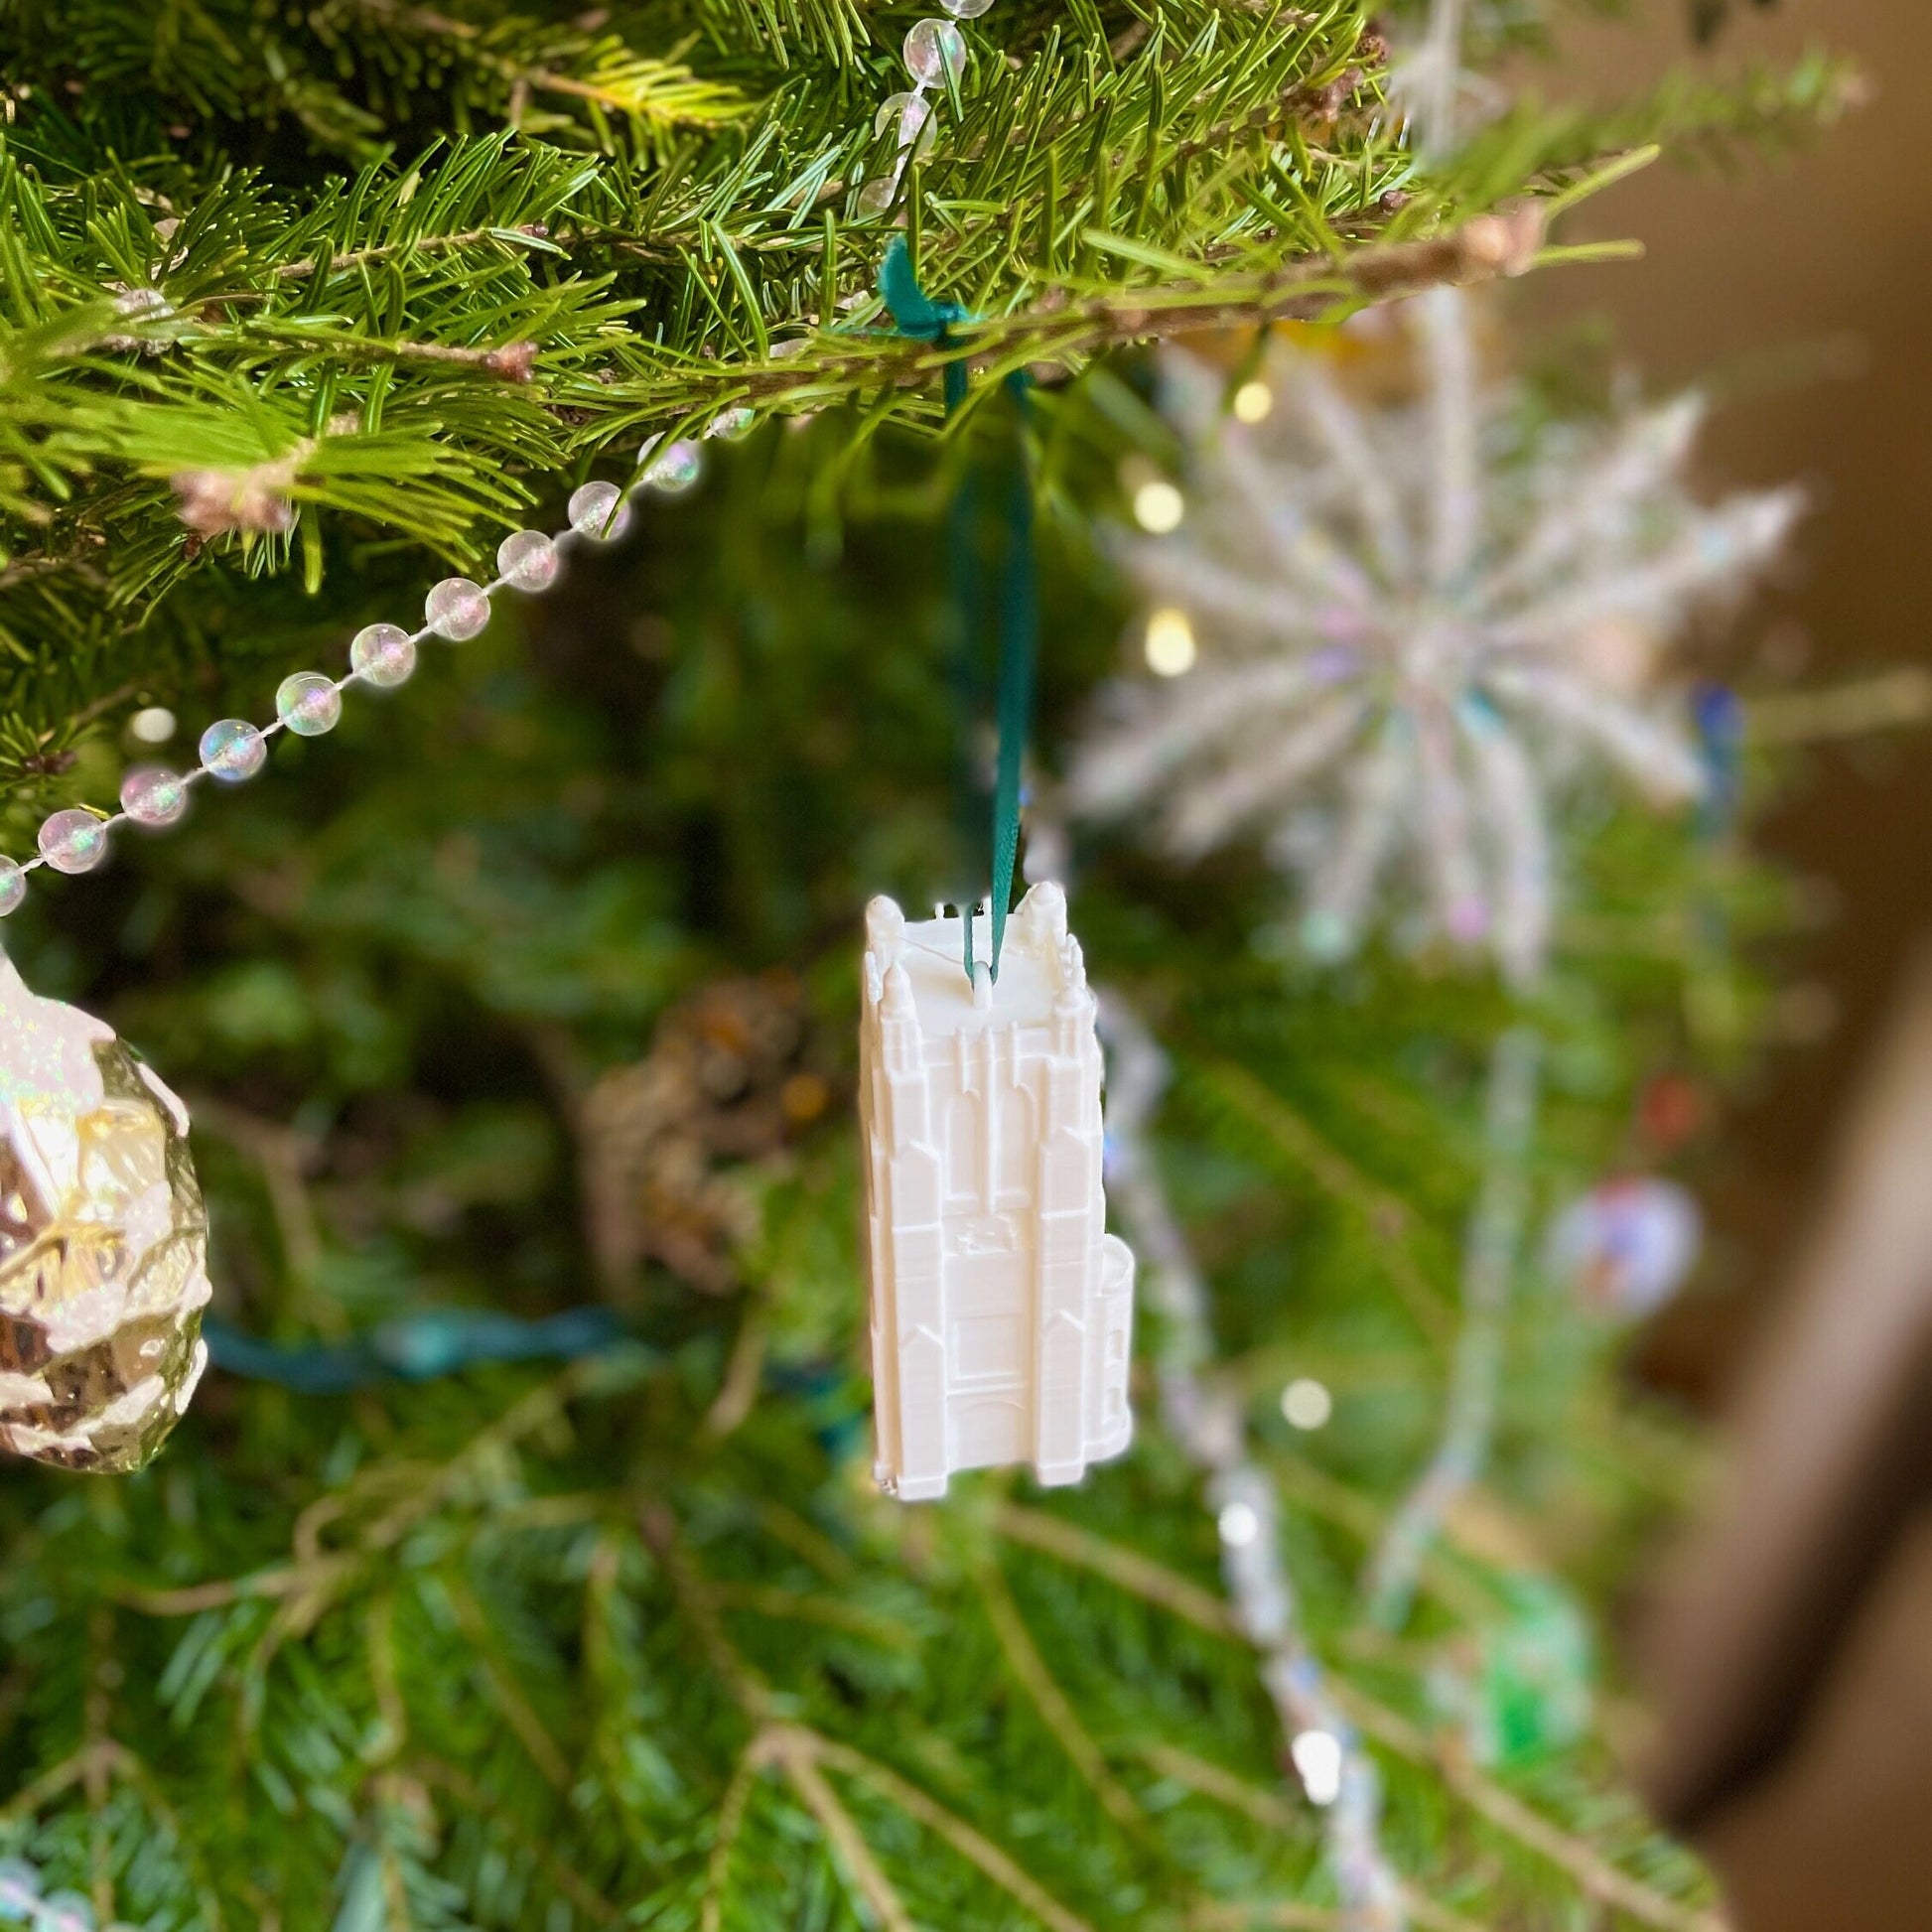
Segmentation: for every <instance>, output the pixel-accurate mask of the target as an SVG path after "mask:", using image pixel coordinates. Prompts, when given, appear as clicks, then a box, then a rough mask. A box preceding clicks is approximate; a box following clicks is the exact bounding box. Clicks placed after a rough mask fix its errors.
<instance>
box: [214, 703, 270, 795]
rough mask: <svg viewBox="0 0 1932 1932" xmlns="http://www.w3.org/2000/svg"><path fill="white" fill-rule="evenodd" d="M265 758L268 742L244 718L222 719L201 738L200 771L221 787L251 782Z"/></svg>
mask: <svg viewBox="0 0 1932 1932" xmlns="http://www.w3.org/2000/svg"><path fill="white" fill-rule="evenodd" d="M267 757H268V741H267V740H266V739H265V738H263V736H262V735H261V733H260V732H258V731H257V730H256V729H255V728H254V726H253V725H251V724H250V723H249V722H248V721H247V719H245V718H223V719H222V720H221V721H220V722H219V723H218V724H213V725H210V726H209V727H208V728H207V731H205V732H204V733H203V734H202V768H203V769H204V770H205V771H207V773H208V774H209V775H210V776H212V777H216V778H219V779H220V780H221V782H222V783H223V784H229V785H238V784H239V783H240V782H241V781H242V779H244V778H252V777H253V776H254V775H255V773H256V772H257V771H259V770H260V769H261V768H262V764H263V761H264V760H265V759H267Z"/></svg>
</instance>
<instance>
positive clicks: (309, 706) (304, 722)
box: [275, 671, 343, 738]
mask: <svg viewBox="0 0 1932 1932" xmlns="http://www.w3.org/2000/svg"><path fill="white" fill-rule="evenodd" d="M275 715H276V717H278V718H279V719H280V720H281V721H282V723H283V724H285V725H286V726H287V727H288V728H289V730H290V731H292V732H293V733H294V734H295V735H296V737H297V738H320V737H321V736H322V735H323V733H324V732H332V731H334V730H335V729H336V727H337V725H338V724H339V723H340V722H341V720H342V715H343V694H342V693H341V692H340V691H338V690H337V689H336V680H335V679H334V678H332V677H324V676H323V674H322V673H321V672H320V671H297V672H296V673H295V674H294V675H293V676H291V677H285V678H284V679H283V680H282V681H281V683H280V684H279V685H277V686H276V688H275Z"/></svg>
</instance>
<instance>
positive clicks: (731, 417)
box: [705, 405, 759, 443]
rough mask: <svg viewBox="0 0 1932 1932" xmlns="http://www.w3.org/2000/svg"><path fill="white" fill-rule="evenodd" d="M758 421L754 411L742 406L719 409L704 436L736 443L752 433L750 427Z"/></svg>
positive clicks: (756, 412) (756, 413)
mask: <svg viewBox="0 0 1932 1932" xmlns="http://www.w3.org/2000/svg"><path fill="white" fill-rule="evenodd" d="M758 419H759V415H758V411H757V410H756V409H747V408H745V407H744V406H743V405H741V406H740V407H738V408H736V409H721V410H719V412H718V413H717V415H715V416H714V417H713V418H712V419H711V422H710V424H709V425H708V426H707V427H706V430H705V434H706V435H707V436H716V437H720V438H722V439H723V440H724V441H725V442H727V443H736V442H737V441H738V439H739V438H740V437H741V436H749V435H750V434H751V433H752V425H753V424H754V423H756V422H757V421H758Z"/></svg>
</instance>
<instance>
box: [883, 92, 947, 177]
mask: <svg viewBox="0 0 1932 1932" xmlns="http://www.w3.org/2000/svg"><path fill="white" fill-rule="evenodd" d="M889 128H890V129H891V130H892V133H893V139H894V140H895V141H896V142H897V144H898V145H899V146H900V147H901V148H912V150H913V159H914V160H916V161H923V160H924V159H925V158H926V156H927V155H929V154H930V153H931V152H932V144H933V143H934V142H935V141H936V140H938V138H939V124H938V122H936V121H935V120H934V119H933V118H932V102H931V101H930V100H928V99H927V98H926V97H925V95H924V94H914V93H903V94H888V95H887V96H886V98H885V99H884V100H882V101H881V102H880V103H879V112H878V113H877V114H875V115H874V116H873V117H872V131H873V132H874V133H875V134H884V133H885V132H886V131H887V129H889Z"/></svg>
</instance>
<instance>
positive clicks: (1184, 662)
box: [1147, 609, 1199, 677]
mask: <svg viewBox="0 0 1932 1932" xmlns="http://www.w3.org/2000/svg"><path fill="white" fill-rule="evenodd" d="M1198 655H1199V652H1198V650H1197V649H1196V647H1195V644H1194V626H1193V625H1192V624H1191V623H1189V622H1188V621H1187V613H1186V612H1185V611H1175V610H1172V609H1170V610H1165V611H1157V612H1155V614H1154V615H1153V616H1152V617H1151V618H1149V619H1148V621H1147V665H1148V669H1149V670H1151V671H1153V672H1155V673H1156V674H1157V675H1158V676H1161V677H1179V676H1180V675H1181V674H1182V673H1183V672H1186V671H1191V670H1192V669H1193V668H1194V659H1195V658H1196V657H1197V656H1198Z"/></svg>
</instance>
